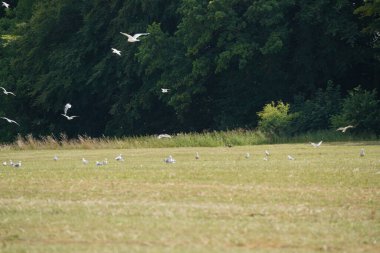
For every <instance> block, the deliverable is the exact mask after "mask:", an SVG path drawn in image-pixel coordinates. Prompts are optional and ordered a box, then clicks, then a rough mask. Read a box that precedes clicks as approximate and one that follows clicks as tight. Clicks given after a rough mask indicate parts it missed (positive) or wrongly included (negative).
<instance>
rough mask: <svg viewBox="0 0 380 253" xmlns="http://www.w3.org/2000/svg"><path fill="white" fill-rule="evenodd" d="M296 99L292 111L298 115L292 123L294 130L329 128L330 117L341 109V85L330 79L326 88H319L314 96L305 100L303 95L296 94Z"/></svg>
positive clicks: (305, 130)
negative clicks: (336, 84)
mask: <svg viewBox="0 0 380 253" xmlns="http://www.w3.org/2000/svg"><path fill="white" fill-rule="evenodd" d="M294 100H295V101H294V106H293V110H292V111H294V112H296V113H297V114H298V117H297V118H296V119H295V121H294V122H293V124H292V128H293V131H295V132H307V131H312V130H320V129H328V128H329V127H330V118H331V117H332V116H334V115H337V114H339V113H340V110H341V100H342V99H341V94H340V86H334V84H333V83H332V82H331V81H330V82H328V85H327V87H326V90H322V89H318V90H317V92H316V93H315V94H314V95H313V97H312V98H310V99H307V100H305V98H304V97H303V96H296V97H295V99H294Z"/></svg>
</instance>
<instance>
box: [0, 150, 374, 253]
mask: <svg viewBox="0 0 380 253" xmlns="http://www.w3.org/2000/svg"><path fill="white" fill-rule="evenodd" d="M360 148H365V151H366V156H365V157H359V151H360ZM264 150H269V151H270V152H271V156H270V158H269V161H264V160H263V157H264ZM195 152H199V154H200V156H201V158H200V159H199V160H195V159H194V156H195ZM246 152H249V153H250V154H251V157H250V158H249V159H246V158H245V157H244V156H245V153H246ZM120 153H122V154H123V155H124V157H125V159H126V160H125V162H120V163H119V162H116V161H115V160H114V157H116V156H117V155H118V154H120ZM55 154H57V155H58V156H59V160H58V161H57V162H55V161H53V156H54V155H55ZM170 154H171V155H173V157H174V158H175V159H176V160H177V163H175V164H165V163H164V162H163V159H164V158H165V157H167V156H168V155H170ZM288 154H291V155H292V156H294V157H295V158H296V160H295V161H289V160H288V159H287V155H288ZM82 157H85V158H86V159H88V160H89V161H90V164H88V165H83V164H82V163H81V158H82ZM104 158H108V160H109V164H108V165H107V166H102V167H96V166H95V161H96V160H103V159H104ZM9 159H12V160H13V161H18V160H21V161H22V167H21V168H18V169H17V168H12V167H9V166H2V165H1V167H0V252H253V251H254V252H380V146H379V145H366V143H337V144H333V143H330V144H329V143H324V144H323V145H322V147H321V148H313V147H311V146H310V145H308V144H287V145H259V146H241V147H232V148H227V147H214V148H156V149H154V148H152V149H96V150H4V149H3V150H1V151H0V161H1V162H3V161H8V160H9Z"/></svg>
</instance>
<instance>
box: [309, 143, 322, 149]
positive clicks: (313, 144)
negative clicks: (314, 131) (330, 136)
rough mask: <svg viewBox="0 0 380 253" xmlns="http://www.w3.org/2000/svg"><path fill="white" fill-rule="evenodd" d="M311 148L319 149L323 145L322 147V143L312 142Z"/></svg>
mask: <svg viewBox="0 0 380 253" xmlns="http://www.w3.org/2000/svg"><path fill="white" fill-rule="evenodd" d="M310 144H311V146H313V147H314V148H319V147H320V146H321V145H322V141H320V142H318V143H314V142H310Z"/></svg>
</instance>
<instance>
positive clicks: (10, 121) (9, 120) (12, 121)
mask: <svg viewBox="0 0 380 253" xmlns="http://www.w3.org/2000/svg"><path fill="white" fill-rule="evenodd" d="M0 118H2V119H5V120H6V121H8V122H9V123H15V124H16V125H18V126H19V125H20V124H19V123H17V122H16V121H14V120H11V119H8V118H6V117H0Z"/></svg>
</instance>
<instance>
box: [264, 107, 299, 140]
mask: <svg viewBox="0 0 380 253" xmlns="http://www.w3.org/2000/svg"><path fill="white" fill-rule="evenodd" d="M289 109H290V105H289V104H284V103H283V102H282V101H279V102H277V105H276V104H275V102H272V103H270V104H266V105H265V106H264V108H263V110H262V111H261V112H258V113H257V115H258V116H259V126H258V128H259V130H260V131H262V132H263V133H265V134H269V135H270V136H272V137H275V136H280V135H286V134H289V133H290V128H289V126H290V123H291V121H292V120H293V119H294V118H295V117H296V114H290V113H289Z"/></svg>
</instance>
